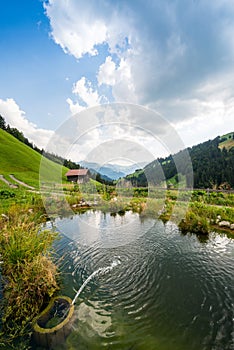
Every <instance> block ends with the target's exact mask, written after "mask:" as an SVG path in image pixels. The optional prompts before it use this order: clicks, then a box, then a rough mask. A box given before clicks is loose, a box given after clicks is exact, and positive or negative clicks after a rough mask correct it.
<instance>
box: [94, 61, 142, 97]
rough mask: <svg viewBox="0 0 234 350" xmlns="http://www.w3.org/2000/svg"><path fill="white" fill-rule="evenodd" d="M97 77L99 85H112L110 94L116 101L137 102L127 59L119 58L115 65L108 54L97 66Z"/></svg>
mask: <svg viewBox="0 0 234 350" xmlns="http://www.w3.org/2000/svg"><path fill="white" fill-rule="evenodd" d="M97 79H98V83H99V85H102V84H106V85H109V86H112V94H113V97H114V98H115V100H116V101H126V102H131V103H136V102H137V98H136V96H135V92H134V83H133V79H132V74H131V66H130V64H129V60H128V59H125V58H121V59H120V62H119V65H117V64H116V63H115V62H114V61H113V60H112V57H111V56H108V57H107V58H106V61H105V62H104V63H103V64H102V65H101V66H100V68H99V71H98V75H97Z"/></svg>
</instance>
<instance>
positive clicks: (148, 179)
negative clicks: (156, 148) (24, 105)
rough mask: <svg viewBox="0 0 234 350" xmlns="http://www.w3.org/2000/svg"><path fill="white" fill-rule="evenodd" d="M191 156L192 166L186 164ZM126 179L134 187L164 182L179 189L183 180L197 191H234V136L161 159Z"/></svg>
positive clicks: (224, 136)
mask: <svg viewBox="0 0 234 350" xmlns="http://www.w3.org/2000/svg"><path fill="white" fill-rule="evenodd" d="M188 155H189V156H190V159H191V163H190V162H187V161H186V159H188ZM126 179H127V180H129V181H131V183H132V184H133V186H147V185H148V184H154V185H160V184H163V182H164V181H165V180H166V182H167V185H171V186H176V184H177V183H178V181H179V180H180V183H181V181H183V182H184V186H188V187H192V186H193V187H194V188H230V187H231V188H234V133H233V132H231V133H229V134H226V135H223V136H221V137H220V136H217V137H216V138H215V139H213V140H209V141H206V142H203V143H200V144H199V145H196V146H193V147H189V148H186V149H185V150H182V151H180V152H178V153H176V154H174V155H169V156H168V157H166V158H158V159H156V160H154V161H153V162H151V163H150V164H148V165H146V166H145V167H144V168H143V169H140V170H138V171H135V172H134V173H133V174H130V175H128V176H126ZM164 183H165V182H164Z"/></svg>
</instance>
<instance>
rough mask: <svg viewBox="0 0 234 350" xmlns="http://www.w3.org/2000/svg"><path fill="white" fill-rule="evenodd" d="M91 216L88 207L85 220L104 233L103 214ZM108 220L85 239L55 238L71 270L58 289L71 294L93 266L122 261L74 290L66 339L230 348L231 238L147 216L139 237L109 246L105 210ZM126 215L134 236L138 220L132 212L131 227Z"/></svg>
mask: <svg viewBox="0 0 234 350" xmlns="http://www.w3.org/2000/svg"><path fill="white" fill-rule="evenodd" d="M95 215H96V214H95V213H89V215H88V218H87V221H88V222H89V224H90V223H92V220H93V222H94V223H96V222H97V220H98V222H99V224H100V225H99V230H100V231H101V230H102V226H101V225H102V222H103V220H104V221H105V219H104V217H103V218H101V214H100V213H99V214H98V216H97V217H95ZM128 215H129V214H128ZM74 220H75V219H73V220H72V221H73V224H74ZM82 220H86V217H85V216H84V217H83V218H82ZM106 220H107V221H106V224H105V225H104V230H105V232H104V233H105V234H103V232H101V233H100V232H99V234H98V237H99V238H98V239H96V237H97V236H95V239H94V240H90V241H91V243H90V244H87V241H85V240H84V236H85V234H86V232H81V233H80V236H79V232H77V233H76V235H75V236H76V240H75V241H72V239H71V237H72V235H71V237H68V236H66V237H64V238H63V239H62V240H61V241H60V242H59V243H58V244H57V252H58V255H60V256H62V255H64V262H63V268H64V270H65V271H67V272H68V274H67V275H65V282H64V288H63V292H64V293H65V294H67V295H69V296H71V297H72V298H73V297H74V294H75V292H74V290H73V288H75V289H76V290H77V289H78V288H80V286H81V285H82V283H83V282H84V281H85V279H86V278H87V277H88V276H89V275H90V274H91V273H93V272H94V271H95V270H96V269H98V268H100V267H107V266H110V265H111V263H113V261H114V259H119V261H120V264H118V265H116V266H114V268H113V269H112V270H111V271H110V272H109V273H105V274H103V275H97V276H95V277H94V278H93V279H92V280H91V281H90V282H89V284H87V286H86V288H85V289H84V291H83V292H82V293H81V295H80V296H79V298H78V300H77V304H76V308H75V310H76V311H75V312H76V317H77V322H76V323H75V325H74V330H73V331H72V332H71V334H70V335H69V337H68V340H67V342H68V343H69V344H70V345H71V346H78V344H79V345H80V348H81V349H90V350H92V349H101V348H106V349H129V348H131V347H132V349H136V350H137V349H139V350H140V349H141V350H142V349H147V350H148V349H149V350H150V349H152V350H155V349H157V348H158V349H160V350H161V349H162V350H164V349H165V350H169V349H172V348H173V350H185V349H186V350H187V349H190V350H198V349H199V350H208V349H212V350H214V349H216V350H230V349H232V347H233V320H234V315H233V300H234V291H233V285H234V275H233V257H234V255H233V254H234V242H233V241H232V240H230V239H228V238H227V237H226V236H225V235H219V234H215V233H214V234H211V236H210V238H209V240H208V241H207V242H206V243H201V242H199V241H198V239H197V238H196V236H194V235H187V236H182V235H181V234H180V233H179V232H178V229H177V227H176V226H175V225H174V224H171V223H168V224H167V225H163V224H162V223H161V222H159V221H155V222H154V223H153V224H152V220H151V221H150V222H149V225H148V227H149V229H148V230H147V231H145V232H144V235H143V236H141V235H137V236H136V237H137V239H135V240H134V241H131V242H129V240H128V237H125V238H126V240H125V239H124V242H125V243H126V242H127V243H126V244H123V245H120V246H114V247H108V246H107V245H105V242H104V244H103V242H102V240H106V239H107V240H108V244H109V242H110V237H108V229H107V228H108V225H110V227H113V225H114V223H112V224H110V222H111V220H114V218H113V217H111V216H108V214H106ZM126 220H127V217H125V221H123V222H124V235H126V236H128V235H131V237H133V234H132V233H131V232H128V229H130V230H131V229H133V227H134V228H135V229H137V230H140V229H141V228H142V223H141V221H140V220H139V222H138V223H137V221H136V216H134V220H135V221H134V225H129V226H128V225H126ZM70 221H71V220H70ZM70 221H69V220H67V221H65V223H64V222H62V223H60V225H58V227H60V229H61V228H62V229H63V228H64V226H66V225H68V226H69V222H70ZM107 223H108V225H107ZM111 225H112V226H111ZM137 225H138V227H137ZM146 227H147V220H146V221H145V224H144V228H146ZM62 229H61V231H62ZM73 229H74V225H73ZM67 230H69V227H66V231H67ZM73 236H74V234H73ZM79 238H81V239H79ZM89 239H90V237H89ZM68 266H70V269H69V268H68ZM68 343H67V344H68Z"/></svg>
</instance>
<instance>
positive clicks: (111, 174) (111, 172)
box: [79, 161, 146, 180]
mask: <svg viewBox="0 0 234 350" xmlns="http://www.w3.org/2000/svg"><path fill="white" fill-rule="evenodd" d="M79 164H80V165H81V166H82V167H85V168H89V169H91V170H94V171H95V172H99V173H100V174H101V175H102V177H103V178H104V177H105V176H106V177H107V178H109V179H112V180H118V179H119V178H122V177H124V176H126V175H128V174H131V173H132V172H134V171H135V170H136V169H139V168H140V167H142V166H144V165H145V164H146V163H140V164H132V165H128V166H124V165H118V164H111V163H107V164H105V165H104V166H102V165H100V164H98V163H94V162H86V161H80V162H79Z"/></svg>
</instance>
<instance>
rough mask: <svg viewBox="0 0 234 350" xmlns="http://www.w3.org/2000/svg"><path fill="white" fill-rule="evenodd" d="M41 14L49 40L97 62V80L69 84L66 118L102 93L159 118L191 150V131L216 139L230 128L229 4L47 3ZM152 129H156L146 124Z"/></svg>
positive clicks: (233, 57)
mask: <svg viewBox="0 0 234 350" xmlns="http://www.w3.org/2000/svg"><path fill="white" fill-rule="evenodd" d="M45 9H46V13H47V16H48V18H49V20H50V24H51V33H52V37H53V39H54V40H55V42H56V43H57V44H59V45H60V46H61V47H62V49H63V50H64V51H65V52H66V53H69V54H71V55H73V56H74V57H76V58H77V59H83V60H87V61H86V62H88V57H89V55H100V57H102V62H101V64H100V66H99V68H98V70H97V72H96V77H93V78H92V79H91V78H90V77H89V79H90V80H88V79H87V77H83V78H81V79H80V80H78V81H77V82H76V83H75V84H74V85H73V89H72V92H73V95H74V99H73V98H68V99H67V102H68V104H69V107H70V110H71V112H72V113H75V112H79V111H81V110H82V109H83V108H86V107H90V106H93V105H95V104H100V103H102V102H103V100H104V98H103V96H102V94H101V92H100V91H101V89H102V88H103V87H108V88H110V89H111V94H112V97H113V99H114V101H117V102H118V101H121V102H131V103H135V104H139V105H143V106H147V107H149V108H151V109H153V110H157V111H159V112H160V113H162V114H163V115H164V116H165V118H166V119H167V120H168V121H170V122H171V123H172V125H173V126H174V127H175V128H177V130H178V131H179V132H180V133H181V135H183V137H184V140H186V142H188V143H190V144H191V142H194V143H196V140H198V139H199V137H198V135H196V133H198V134H199V135H201V136H204V137H205V138H207V136H205V135H213V133H215V134H217V131H215V127H214V126H215V125H216V128H217V126H218V127H220V125H221V124H222V125H223V124H225V125H226V127H227V129H228V128H229V130H230V129H231V130H232V129H233V126H232V121H231V117H230V115H231V113H232V111H233V96H234V76H233V74H232V72H233V69H234V45H233V40H232V38H233V33H234V22H233V16H234V6H233V3H232V2H231V1H228V0H222V1H220V0H214V1H212V2H211V1H210V0H203V1H187V0H181V1H175V2H171V1H169V0H159V1H146V2H145V1H143V0H135V1H128V2H126V1H121V0H119V1H116V2H113V1H112V0H100V1H98V2H97V1H95V0H90V1H89V2H88V3H87V2H85V3H84V2H83V1H81V0H57V1H53V0H48V1H47V5H45ZM185 13H186V15H185ZM104 48H105V50H104ZM104 52H105V54H104ZM227 76H228V77H229V80H227ZM143 120H144V116H143V115H142V116H140V115H138V117H137V121H138V123H139V124H141V123H142V122H143ZM150 124H151V127H152V128H155V127H156V126H155V125H154V124H153V120H152V119H150V118H149V120H148V124H147V125H148V127H149V126H150ZM144 125H146V124H144ZM204 125H207V127H204ZM209 125H210V126H209ZM203 127H204V128H203ZM189 128H192V130H191V132H188V131H187V129H189ZM201 128H202V130H204V133H199V132H198V130H199V129H201ZM224 129H225V128H224V127H223V128H222V130H224ZM196 130H197V132H196ZM205 130H206V133H207V134H205ZM212 130H213V131H212ZM186 132H187V135H188V134H190V137H187V136H186ZM191 134H192V135H191ZM214 136H215V135H214Z"/></svg>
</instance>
